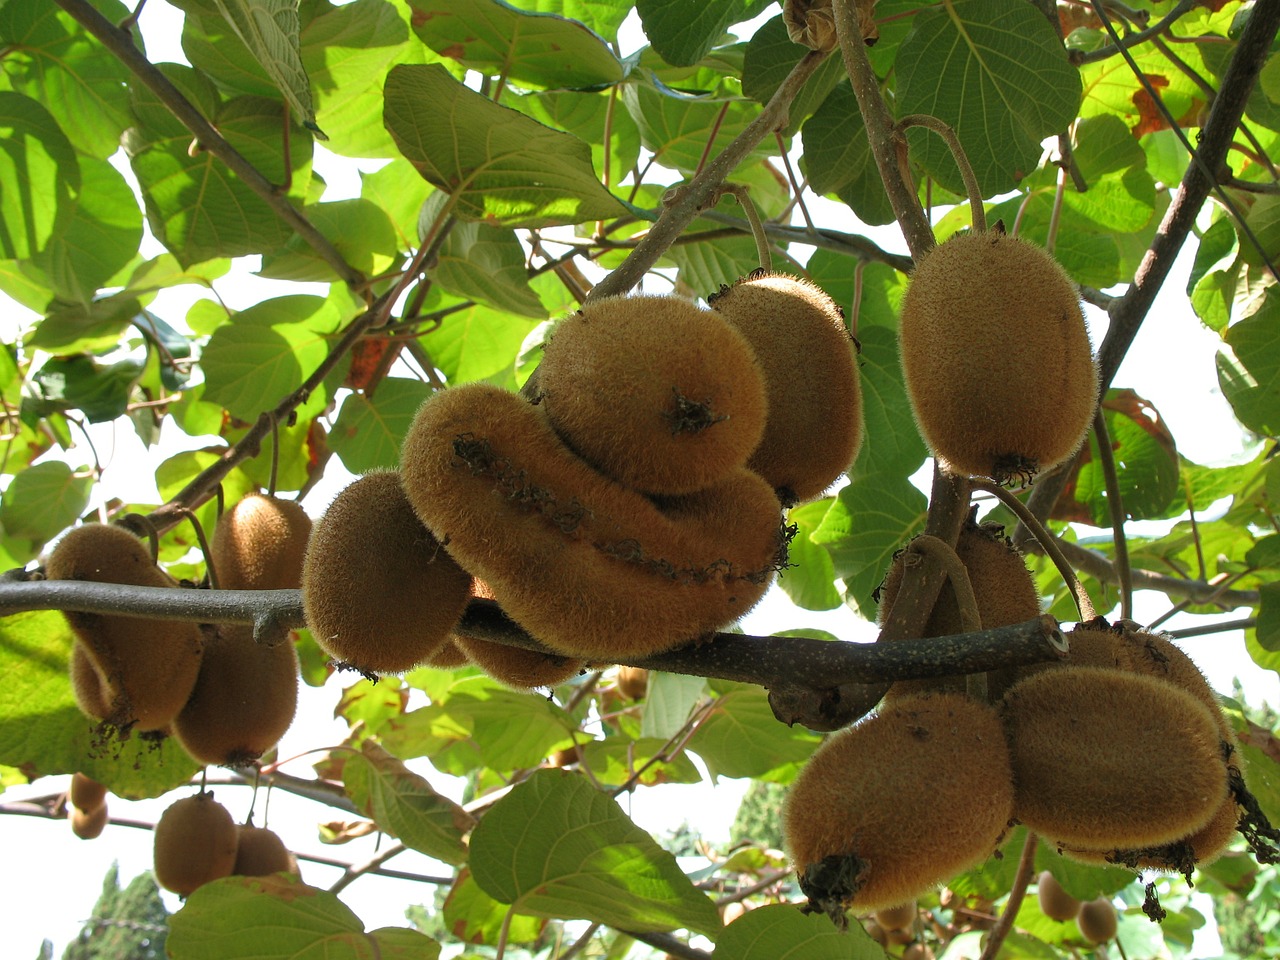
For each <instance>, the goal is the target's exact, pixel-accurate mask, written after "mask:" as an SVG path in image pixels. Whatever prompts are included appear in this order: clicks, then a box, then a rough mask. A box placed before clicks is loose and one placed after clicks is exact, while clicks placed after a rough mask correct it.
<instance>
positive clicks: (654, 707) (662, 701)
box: [640, 670, 707, 740]
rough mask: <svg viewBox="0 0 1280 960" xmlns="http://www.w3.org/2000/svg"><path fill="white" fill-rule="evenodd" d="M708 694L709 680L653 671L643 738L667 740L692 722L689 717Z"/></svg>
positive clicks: (645, 699)
mask: <svg viewBox="0 0 1280 960" xmlns="http://www.w3.org/2000/svg"><path fill="white" fill-rule="evenodd" d="M706 692H707V681H706V680H704V679H703V678H702V677H689V676H685V675H684V674H681V673H663V672H662V671H660V670H650V671H649V687H648V689H647V690H646V692H645V698H644V713H643V714H642V715H641V717H640V736H642V737H653V738H660V739H662V740H667V739H669V738H671V737H674V736H675V735H676V734H677V733H678V732H679V731H680V729H681V728H682V727H683V726H684V725H685V724H686V723H687V722H688V720H689V715H690V714H691V713H692V712H693V708H694V707H695V706H697V704H698V701H699V700H701V699H702V698H703V697H704V696H705V695H706Z"/></svg>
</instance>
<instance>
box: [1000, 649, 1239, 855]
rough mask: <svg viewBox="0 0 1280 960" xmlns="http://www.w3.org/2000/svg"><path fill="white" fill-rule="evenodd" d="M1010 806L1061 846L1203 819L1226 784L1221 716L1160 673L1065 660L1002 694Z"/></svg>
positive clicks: (1196, 825) (1178, 829)
mask: <svg viewBox="0 0 1280 960" xmlns="http://www.w3.org/2000/svg"><path fill="white" fill-rule="evenodd" d="M1001 712H1002V713H1003V715H1004V718H1005V725H1006V729H1007V731H1008V737H1009V748H1010V753H1011V755H1012V758H1013V770H1014V778H1015V781H1016V782H1017V799H1016V802H1015V805H1014V816H1016V817H1017V818H1018V819H1019V820H1021V821H1022V822H1023V823H1025V824H1026V825H1027V826H1028V827H1029V828H1030V829H1032V830H1034V831H1036V832H1037V833H1039V834H1041V835H1042V836H1044V837H1046V838H1049V839H1050V840H1053V841H1055V842H1057V843H1059V844H1061V845H1062V846H1064V847H1080V848H1084V849H1093V850H1098V849H1110V848H1136V847H1149V846H1156V845H1159V844H1165V843H1169V842H1171V841H1174V840H1177V839H1179V838H1180V837H1185V836H1187V835H1188V834H1189V833H1192V832H1194V831H1196V830H1199V829H1200V828H1201V827H1203V826H1205V824H1207V823H1208V822H1209V821H1210V819H1211V818H1212V817H1213V816H1214V814H1215V813H1216V812H1217V810H1218V808H1219V807H1220V806H1221V804H1222V801H1223V798H1224V797H1225V796H1226V795H1227V773H1228V771H1227V766H1226V763H1225V761H1224V759H1223V755H1222V749H1221V745H1220V738H1219V734H1218V726H1217V721H1216V720H1215V718H1214V717H1213V716H1212V715H1211V714H1210V713H1209V711H1208V710H1207V709H1206V708H1205V706H1204V705H1203V704H1201V703H1200V702H1199V701H1197V700H1196V699H1195V698H1194V697H1192V696H1191V695H1190V694H1188V693H1185V692H1183V691H1182V690H1179V689H1178V688H1176V687H1174V686H1173V685H1172V684H1169V683H1166V682H1165V681H1163V680H1160V679H1158V678H1155V677H1147V676H1142V675H1139V674H1133V673H1122V672H1120V671H1118V670H1113V669H1109V668H1104V667H1060V668H1058V669H1054V670H1046V671H1044V672H1041V673H1037V674H1034V675H1032V676H1030V677H1028V678H1026V679H1025V680H1022V681H1020V682H1018V683H1017V684H1015V685H1014V686H1013V687H1012V688H1011V689H1010V690H1009V692H1008V693H1007V694H1005V697H1004V699H1003V700H1002V701H1001Z"/></svg>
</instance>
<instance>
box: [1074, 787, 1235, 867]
mask: <svg viewBox="0 0 1280 960" xmlns="http://www.w3.org/2000/svg"><path fill="white" fill-rule="evenodd" d="M1242 813H1243V811H1242V810H1241V808H1240V805H1239V804H1238V803H1237V802H1236V798H1235V796H1234V795H1233V794H1231V793H1228V794H1227V796H1226V797H1225V798H1224V799H1223V801H1222V803H1221V804H1220V805H1219V806H1218V809H1217V810H1216V811H1215V812H1214V814H1213V818H1212V819H1211V820H1210V821H1209V822H1208V823H1207V824H1205V825H1204V826H1203V827H1201V828H1200V829H1199V830H1197V831H1196V832H1195V833H1192V834H1190V835H1188V836H1186V837H1182V838H1181V839H1179V840H1175V841H1173V842H1172V843H1165V844H1160V845H1158V846H1153V847H1143V848H1141V849H1129V850H1120V849H1110V850H1087V849H1083V848H1079V847H1063V848H1062V852H1063V853H1064V854H1066V856H1068V857H1070V858H1071V859H1072V860H1078V861H1080V862H1081V863H1090V864H1096V865H1099V866H1102V865H1105V864H1120V865H1122V866H1126V867H1130V868H1133V869H1136V870H1159V871H1161V872H1163V873H1183V874H1188V873H1190V872H1191V870H1192V869H1193V868H1195V867H1203V866H1207V865H1208V864H1210V863H1212V862H1213V861H1214V860H1216V859H1218V857H1219V856H1221V855H1222V854H1223V853H1224V852H1225V851H1226V848H1227V844H1229V843H1230V842H1231V840H1232V838H1233V837H1235V835H1236V826H1237V824H1238V823H1239V822H1240V817H1241V815H1242Z"/></svg>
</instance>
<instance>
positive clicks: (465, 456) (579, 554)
mask: <svg viewBox="0 0 1280 960" xmlns="http://www.w3.org/2000/svg"><path fill="white" fill-rule="evenodd" d="M708 302H709V303H710V304H711V306H710V308H707V307H702V306H699V305H698V304H696V303H694V302H693V301H690V300H686V299H683V298H680V297H676V296H647V295H637V296H629V297H615V298H606V299H601V300H599V301H596V302H591V303H588V304H585V305H584V306H583V307H582V308H581V309H580V310H578V311H577V312H575V313H573V314H572V315H570V316H568V317H565V318H564V319H562V320H561V321H560V322H559V324H558V325H557V326H556V328H555V329H554V331H553V333H552V335H551V337H550V338H549V340H548V342H547V344H546V346H545V351H544V357H543V360H542V363H541V365H540V366H539V368H538V371H537V374H536V376H537V381H536V385H537V386H536V390H532V391H529V392H530V393H532V394H533V395H534V396H533V399H532V400H529V399H526V398H525V397H524V396H522V395H518V394H515V393H511V392H508V391H505V390H502V389H499V388H497V387H494V386H492V385H489V384H486V383H469V384H464V385H461V386H457V387H451V388H449V389H446V390H443V391H440V392H438V393H437V394H435V395H434V396H433V397H431V398H430V399H429V400H428V401H427V402H426V403H425V404H424V405H423V406H422V408H421V409H420V410H419V411H418V414H417V416H416V417H415V419H414V421H413V424H412V426H411V427H410V429H409V431H408V434H407V436H406V437H405V440H404V444H403V447H402V450H401V463H400V470H399V471H398V472H395V473H393V472H383V473H372V474H369V475H366V476H364V477H361V478H360V479H358V480H357V481H356V482H355V483H353V484H351V485H350V486H349V487H348V488H347V489H346V490H344V491H343V492H342V493H341V494H339V496H338V498H337V499H336V500H335V501H334V503H333V505H332V506H331V507H330V508H329V510H328V511H327V512H326V513H325V515H324V516H323V517H322V518H321V520H320V521H319V522H318V523H317V524H316V528H315V530H314V531H313V534H312V538H311V543H310V546H309V548H308V552H307V559H306V564H305V567H304V572H303V600H304V606H305V610H306V616H307V622H308V625H309V627H310V628H311V630H312V633H313V635H314V636H315V637H316V640H317V642H318V643H319V644H320V645H321V646H322V647H324V648H325V649H326V650H327V651H328V652H329V653H330V654H331V655H332V656H334V657H335V658H337V659H338V660H340V661H343V662H345V663H347V664H350V665H351V666H353V667H355V668H358V669H360V670H363V671H366V672H370V673H384V672H385V673H393V672H400V671H403V670H406V669H409V668H410V667H412V666H414V665H416V664H419V663H427V664H435V665H445V662H454V661H455V658H457V657H459V656H461V657H465V658H466V660H469V661H470V662H472V663H474V664H476V665H477V666H479V667H481V669H484V670H486V671H487V672H489V673H491V674H492V675H494V676H495V677H497V678H498V679H500V680H503V681H504V682H507V683H510V684H512V685H514V686H519V687H532V686H541V685H546V684H549V683H554V682H559V681H560V680H563V679H566V678H567V677H569V676H572V675H573V674H574V673H576V672H578V671H579V670H580V669H581V668H582V666H583V665H584V663H585V662H588V661H592V662H602V663H608V662H616V661H617V660H619V659H632V658H643V657H645V656H648V655H652V654H656V653H660V652H663V651H665V650H669V649H672V648H674V647H677V646H679V645H681V644H683V643H687V642H690V641H692V640H694V639H696V638H698V637H699V636H702V635H704V634H707V633H709V632H712V631H714V630H717V629H719V628H721V627H723V626H725V625H726V624H728V623H731V622H733V621H735V620H737V619H738V618H739V617H740V616H741V615H742V614H744V613H745V612H746V611H747V610H748V609H749V608H750V607H751V606H752V605H753V604H754V603H755V602H756V601H758V600H759V599H760V597H761V596H762V595H763V594H764V592H765V590H766V589H767V587H768V585H769V583H770V581H771V579H772V576H773V574H774V572H775V571H776V570H777V569H778V568H779V566H780V565H781V564H782V563H783V562H784V559H783V558H784V557H785V528H784V524H783V519H782V509H783V506H784V505H789V504H793V503H796V502H799V501H801V500H805V499H810V498H813V497H816V496H818V495H820V494H821V493H822V492H823V491H824V490H825V489H826V488H827V487H829V486H830V485H831V484H832V483H834V482H835V481H836V480H837V479H838V478H839V476H840V474H841V473H842V472H843V471H844V470H845V469H846V468H847V467H848V466H849V464H850V463H851V462H852V461H853V458H854V456H855V454H856V452H857V449H858V445H859V441H860V439H861V427H862V418H861V395H860V389H859V384H858V377H857V368H856V365H855V349H854V343H853V341H852V339H851V337H850V336H849V333H848V330H847V329H846V327H845V325H844V320H843V315H842V313H841V311H840V309H839V307H838V306H837V305H836V304H835V303H834V301H832V300H831V299H830V298H829V297H828V296H827V295H826V294H825V293H823V292H822V291H821V290H820V289H819V288H818V287H816V286H814V285H813V284H811V283H809V282H807V281H804V280H801V279H799V278H797V277H792V276H786V275H781V274H774V273H770V272H763V271H757V272H755V273H753V274H750V275H748V276H745V277H742V278H741V279H739V280H738V281H737V282H736V283H735V284H733V285H732V286H726V287H724V288H722V289H721V290H720V291H719V292H718V293H717V294H715V295H714V296H712V297H709V298H708ZM475 598H478V599H487V600H492V601H494V602H496V603H497V605H498V606H499V607H500V608H501V610H502V612H503V613H504V614H505V615H506V616H508V617H510V618H511V619H513V620H514V621H516V622H517V623H519V624H520V625H521V626H522V627H524V628H525V629H526V630H527V631H528V632H529V633H530V634H531V635H532V636H533V637H535V638H536V639H537V640H539V641H540V642H541V643H542V644H543V645H544V646H545V647H547V648H549V649H550V650H552V651H554V655H547V654H543V653H534V652H530V651H525V650H519V649H515V648H511V647H505V646H502V645H500V644H495V643H489V642H486V641H483V640H480V639H477V638H475V637H473V636H463V635H461V634H459V633H458V631H457V630H456V627H457V624H458V622H459V619H460V617H461V615H462V613H463V611H464V609H465V607H466V606H467V604H468V602H470V601H471V600H472V599H475ZM442 658H443V659H442Z"/></svg>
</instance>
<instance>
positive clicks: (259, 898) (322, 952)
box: [165, 874, 440, 960]
mask: <svg viewBox="0 0 1280 960" xmlns="http://www.w3.org/2000/svg"><path fill="white" fill-rule="evenodd" d="M165 949H166V950H167V951H168V953H169V956H171V957H180V958H182V960H227V958H228V957H253V958H254V960H370V958H372V957H378V958H380V960H436V958H437V957H439V956H440V945H439V944H438V943H436V942H435V941H434V940H432V939H430V938H429V937H427V936H424V935H423V934H421V933H419V932H417V931H416V930H409V929H407V928H404V927H390V928H384V929H379V930H374V931H371V932H368V933H366V932H365V929H364V924H363V923H362V922H361V921H360V918H359V917H357V916H356V915H355V914H354V913H352V912H351V909H350V908H349V907H348V906H347V905H346V904H344V903H343V902H342V901H341V900H339V899H338V898H337V896H335V895H334V894H332V893H329V892H328V891H327V890H320V889H318V888H316V887H309V886H307V885H306V884H305V883H303V882H302V881H301V880H298V879H297V878H296V877H289V876H286V875H283V874H273V875H271V876H267V877H226V878H225V879H222V880H215V881H214V882H213V883H207V884H205V885H204V886H202V887H201V888H200V889H198V890H197V891H196V892H195V893H193V894H191V895H190V896H189V897H188V898H187V902H186V905H185V906H184V907H183V908H182V909H181V910H179V911H178V912H177V913H175V914H174V915H173V916H171V917H170V918H169V936H168V938H167V940H166V941H165Z"/></svg>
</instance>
